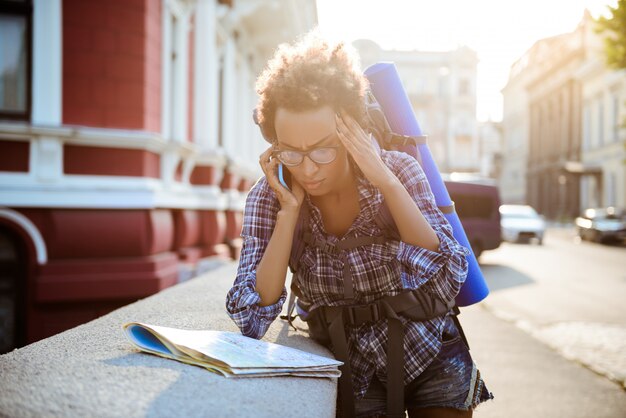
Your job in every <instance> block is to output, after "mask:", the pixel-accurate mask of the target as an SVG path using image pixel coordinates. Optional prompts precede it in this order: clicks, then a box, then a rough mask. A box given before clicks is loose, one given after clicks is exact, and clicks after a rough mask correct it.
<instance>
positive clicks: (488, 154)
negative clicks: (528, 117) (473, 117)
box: [478, 121, 502, 180]
mask: <svg viewBox="0 0 626 418" xmlns="http://www.w3.org/2000/svg"><path fill="white" fill-rule="evenodd" d="M478 155H479V156H480V172H479V173H480V175H481V176H482V177H488V178H492V179H496V180H497V179H499V178H500V172H501V171H502V123H500V122H493V121H486V122H479V123H478Z"/></svg>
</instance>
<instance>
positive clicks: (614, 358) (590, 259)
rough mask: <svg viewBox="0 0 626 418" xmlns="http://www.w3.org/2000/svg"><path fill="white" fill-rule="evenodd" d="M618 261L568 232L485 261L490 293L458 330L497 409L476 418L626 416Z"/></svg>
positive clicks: (622, 279)
mask: <svg viewBox="0 0 626 418" xmlns="http://www.w3.org/2000/svg"><path fill="white" fill-rule="evenodd" d="M625 256H626V247H624V246H608V245H600V244H595V243H589V242H584V241H583V242H581V241H580V240H578V239H577V238H576V237H575V233H574V231H573V230H572V229H568V228H552V229H550V230H548V232H547V234H546V238H545V240H544V245H541V246H540V245H537V244H513V243H503V244H502V246H501V247H500V248H499V249H497V250H493V251H488V252H485V253H484V254H483V255H482V257H481V260H480V261H481V268H482V270H483V273H484V275H485V277H486V279H487V281H488V283H489V288H490V290H491V293H490V295H489V296H488V297H487V298H486V299H485V300H484V301H483V302H482V303H480V304H478V305H474V306H471V307H467V308H464V309H463V308H462V314H461V322H462V324H464V325H465V328H466V332H467V334H468V338H469V340H470V345H471V348H472V354H473V356H474V359H475V361H476V363H477V364H478V366H479V368H480V369H481V372H482V373H483V376H484V378H485V381H486V382H487V385H488V387H489V390H491V391H492V392H494V395H495V397H496V399H495V400H494V402H491V403H490V404H486V405H483V406H481V407H480V408H479V409H478V410H477V411H476V416H481V417H491V416H493V417H498V416H507V417H525V416H546V417H553V416H563V417H600V416H602V417H624V416H626V392H625V391H624V388H626V306H624V303H623V301H624V295H626V257H625Z"/></svg>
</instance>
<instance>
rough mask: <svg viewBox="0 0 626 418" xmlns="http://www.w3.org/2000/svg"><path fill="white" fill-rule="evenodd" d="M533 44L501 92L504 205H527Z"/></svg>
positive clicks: (536, 46) (516, 65) (502, 190)
mask: <svg viewBox="0 0 626 418" xmlns="http://www.w3.org/2000/svg"><path fill="white" fill-rule="evenodd" d="M540 42H541V41H539V42H538V43H536V44H535V45H534V46H533V48H531V49H530V50H528V51H527V52H526V53H525V54H524V55H523V56H522V57H521V58H520V59H519V60H517V61H516V62H515V63H514V64H513V65H512V66H511V71H510V73H509V80H508V82H507V84H506V86H505V87H504V88H503V89H502V99H503V106H502V171H501V172H500V177H499V183H500V194H501V198H502V202H503V203H509V204H526V201H527V200H526V175H527V168H528V146H529V128H530V126H529V125H530V124H529V120H530V117H529V113H528V93H527V91H526V84H527V83H528V80H530V79H532V78H534V72H535V71H536V69H537V67H536V66H534V65H532V64H533V63H534V62H536V61H537V52H538V50H539V49H540V48H539V46H538V45H539V44H540Z"/></svg>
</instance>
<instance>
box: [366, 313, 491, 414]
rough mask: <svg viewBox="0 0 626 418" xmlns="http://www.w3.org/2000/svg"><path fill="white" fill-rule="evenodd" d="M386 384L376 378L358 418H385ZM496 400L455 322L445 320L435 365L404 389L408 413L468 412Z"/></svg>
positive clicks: (431, 365)
mask: <svg viewBox="0 0 626 418" xmlns="http://www.w3.org/2000/svg"><path fill="white" fill-rule="evenodd" d="M386 392H387V391H386V389H385V384H384V383H382V382H381V381H380V380H379V379H378V378H376V377H374V378H373V379H372V382H371V383H370V386H369V387H368V389H367V392H366V393H365V395H364V396H363V398H361V399H358V400H357V401H356V403H355V410H356V416H357V417H378V416H385V415H386V412H387V393H386ZM489 399H493V394H492V393H491V392H489V391H488V390H487V387H486V386H485V382H483V379H482V378H481V376H480V372H479V371H478V369H477V368H476V364H475V363H474V361H473V360H472V357H471V355H470V353H469V350H468V348H467V346H466V345H465V343H464V342H463V339H462V337H461V334H460V333H459V330H458V329H457V327H456V325H455V323H454V320H453V318H452V317H451V316H449V317H447V318H446V321H445V324H444V330H443V334H442V346H441V350H440V351H439V354H437V356H436V357H435V359H434V360H433V361H432V363H431V364H430V365H429V366H428V367H427V368H426V369H425V370H424V371H423V372H422V374H420V375H419V376H418V377H417V378H416V379H415V380H414V381H412V382H411V383H409V384H408V385H406V386H405V388H404V403H405V408H406V409H414V408H428V407H439V408H454V409H460V410H463V411H467V410H470V409H474V408H476V406H478V404H480V403H481V402H484V401H487V400H489Z"/></svg>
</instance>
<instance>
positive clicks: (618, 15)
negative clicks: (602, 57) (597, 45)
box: [596, 0, 626, 69]
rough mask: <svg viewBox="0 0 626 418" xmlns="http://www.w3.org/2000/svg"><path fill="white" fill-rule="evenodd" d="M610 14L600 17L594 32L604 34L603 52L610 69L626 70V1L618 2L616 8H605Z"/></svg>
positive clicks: (620, 0) (619, 0)
mask: <svg viewBox="0 0 626 418" xmlns="http://www.w3.org/2000/svg"><path fill="white" fill-rule="evenodd" d="M607 7H608V9H609V10H610V12H611V14H610V16H608V17H604V16H600V17H599V18H598V20H597V21H596V24H597V27H596V31H597V32H598V33H605V34H606V36H605V38H604V50H605V52H606V62H607V64H608V65H609V66H610V67H613V68H617V69H622V68H626V0H618V2H617V7H611V6H607Z"/></svg>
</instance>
